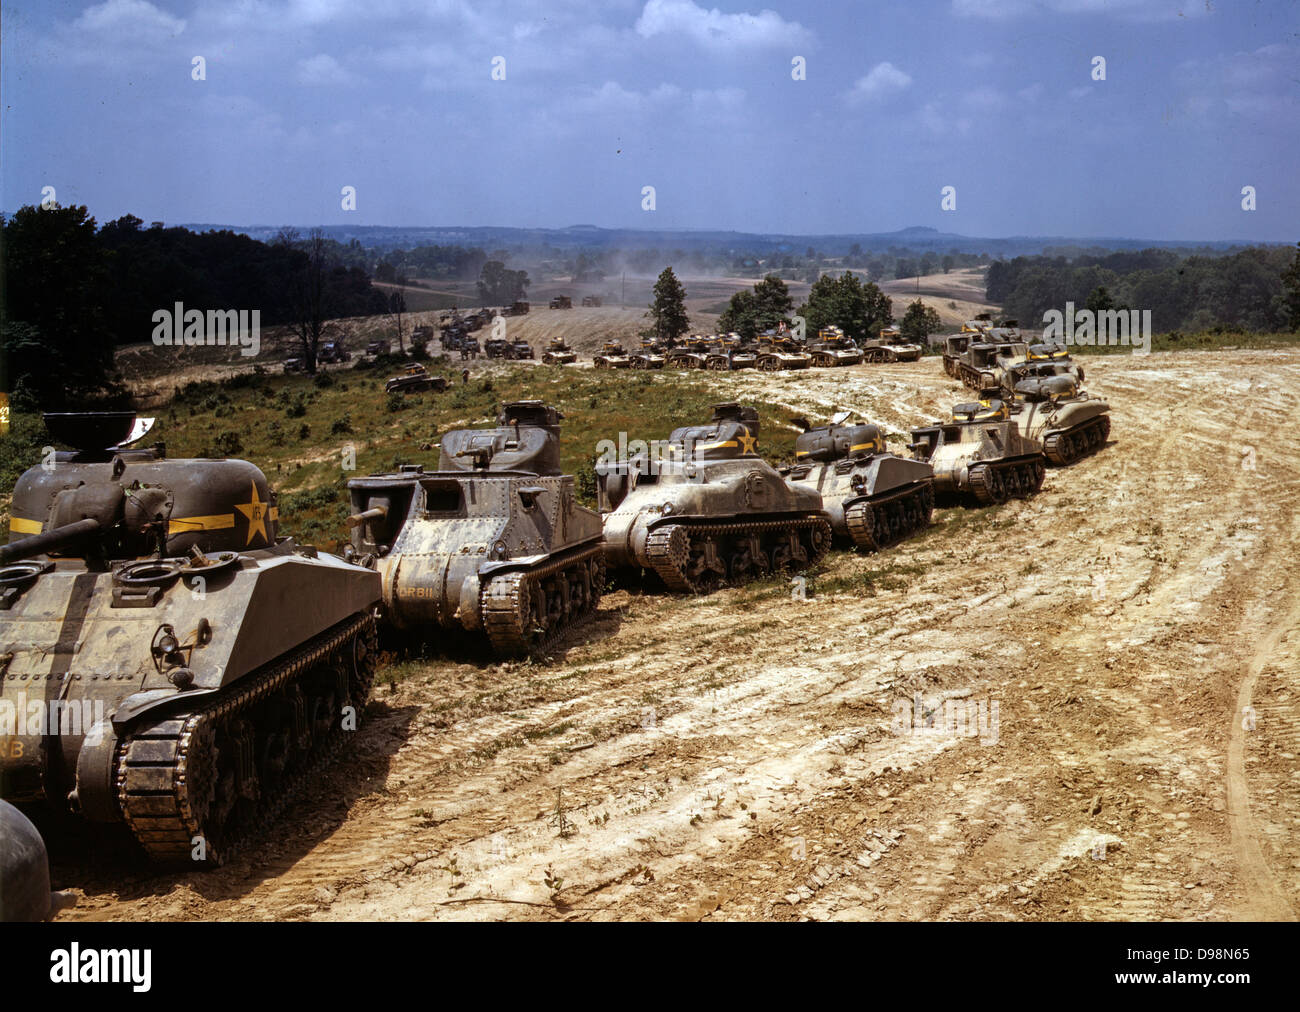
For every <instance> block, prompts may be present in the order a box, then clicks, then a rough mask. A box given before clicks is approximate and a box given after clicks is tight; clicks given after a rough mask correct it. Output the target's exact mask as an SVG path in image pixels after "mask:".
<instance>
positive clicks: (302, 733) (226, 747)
mask: <svg viewBox="0 0 1300 1012" xmlns="http://www.w3.org/2000/svg"><path fill="white" fill-rule="evenodd" d="M376 645H377V633H376V626H375V619H374V616H373V615H369V614H366V615H358V616H356V617H354V618H353V619H350V620H348V621H347V622H345V623H342V624H340V625H339V626H336V627H335V628H334V629H332V630H329V631H327V632H325V633H322V634H321V635H319V636H317V637H316V638H315V639H312V640H310V641H308V642H307V643H305V644H303V645H302V646H301V647H299V648H298V649H297V650H294V651H291V652H290V653H289V654H287V655H285V656H284V657H282V658H280V659H279V660H277V661H273V662H271V664H269V665H267V666H266V667H265V668H263V669H262V671H260V672H257V673H255V674H253V675H251V676H249V677H246V678H243V679H241V680H240V681H238V682H236V683H235V684H233V685H230V686H227V690H228V691H226V692H223V694H222V695H220V696H219V697H218V698H216V699H212V700H209V701H208V702H206V703H205V704H204V705H203V706H201V707H200V708H199V709H198V710H196V711H194V712H191V713H182V714H170V715H167V716H166V717H163V718H160V719H159V720H156V721H155V722H153V723H152V724H147V725H143V726H140V727H137V728H134V729H132V730H131V731H129V732H128V733H127V734H126V735H124V736H123V738H122V740H121V741H120V742H119V744H118V747H117V755H116V772H115V776H116V782H117V798H118V804H119V805H120V807H121V811H122V817H123V819H124V820H125V822H126V824H127V827H128V828H129V829H130V830H131V833H132V834H133V835H134V836H135V838H136V840H137V841H139V843H140V846H141V847H143V848H144V851H145V853H146V854H147V855H148V857H149V858H150V859H151V860H152V861H155V862H159V863H163V864H170V865H188V866H190V867H194V855H193V851H194V847H195V844H196V841H197V840H198V839H199V838H202V840H203V844H204V850H205V852H206V853H205V854H204V860H205V862H206V863H207V864H208V865H212V866H216V865H220V864H223V863H225V862H226V861H228V860H229V859H230V858H231V857H232V856H234V855H235V854H236V853H238V851H239V849H240V848H241V847H242V846H243V845H245V844H246V843H248V841H249V840H251V839H254V838H255V837H256V836H257V835H258V834H259V833H261V832H262V831H264V830H265V829H266V828H267V827H268V826H269V825H270V823H271V822H272V821H273V820H274V819H275V817H276V816H277V815H278V814H279V812H280V810H281V809H282V808H283V807H284V805H285V804H286V803H287V802H288V801H289V800H291V799H292V798H293V797H294V795H295V794H296V793H297V792H298V791H299V790H300V789H301V788H302V786H303V785H304V784H305V783H306V781H307V780H308V778H309V777H310V775H311V774H312V773H313V772H314V771H316V770H317V769H319V768H320V766H321V765H322V764H323V763H324V762H325V761H326V760H328V759H329V758H331V757H332V756H333V755H334V753H335V752H337V751H338V749H339V747H340V746H341V745H342V744H343V742H344V740H345V739H346V736H347V734H348V733H349V732H348V731H344V730H343V727H342V721H341V720H340V715H341V713H342V708H343V706H344V705H351V706H353V707H355V715H356V718H357V721H358V723H359V722H360V719H361V713H362V710H363V709H364V706H365V701H366V698H367V697H368V696H369V693H370V685H371V682H372V681H373V679H374V673H375V659H376V656H377V651H376ZM304 690H306V691H304ZM340 696H341V697H343V698H339V697H340ZM263 704H265V705H263ZM268 718H269V719H270V720H271V721H272V722H273V723H272V724H271V726H269V727H268V726H267V721H268ZM259 719H260V721H261V723H262V726H261V727H258V726H257V724H258V721H259ZM223 764H224V766H223ZM214 807H215V808H217V809H218V810H217V811H215V812H214V810H213V809H214Z"/></svg>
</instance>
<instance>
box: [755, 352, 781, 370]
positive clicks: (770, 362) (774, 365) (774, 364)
mask: <svg viewBox="0 0 1300 1012" xmlns="http://www.w3.org/2000/svg"><path fill="white" fill-rule="evenodd" d="M758 368H759V369H761V370H762V371H763V372H780V371H781V360H780V359H779V358H777V357H776V356H774V355H770V356H768V355H765V356H764V357H762V358H760V359H759V360H758Z"/></svg>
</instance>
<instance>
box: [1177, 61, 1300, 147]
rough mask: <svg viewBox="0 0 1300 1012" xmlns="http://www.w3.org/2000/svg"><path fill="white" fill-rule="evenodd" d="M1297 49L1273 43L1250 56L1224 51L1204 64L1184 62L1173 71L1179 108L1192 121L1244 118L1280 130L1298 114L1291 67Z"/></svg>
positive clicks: (1297, 64)
mask: <svg viewBox="0 0 1300 1012" xmlns="http://www.w3.org/2000/svg"><path fill="white" fill-rule="evenodd" d="M1297 66H1300V47H1296V46H1289V45H1285V44H1283V43H1273V44H1271V45H1267V46H1261V47H1260V48H1258V49H1256V50H1254V51H1252V52H1237V53H1227V54H1223V55H1221V56H1217V57H1213V58H1211V59H1209V60H1203V59H1202V60H1189V61H1187V62H1185V63H1183V64H1181V65H1179V67H1178V68H1177V70H1176V72H1175V79H1176V80H1177V81H1178V83H1179V84H1180V85H1181V86H1182V87H1183V89H1184V92H1185V94H1186V99H1185V101H1184V104H1183V109H1184V111H1185V112H1187V113H1188V114H1189V115H1192V116H1194V117H1197V118H1211V117H1214V116H1223V115H1224V114H1225V113H1226V114H1227V116H1228V117H1230V118H1232V119H1238V118H1245V119H1252V120H1256V121H1258V122H1263V123H1267V124H1269V125H1271V126H1274V127H1278V128H1281V129H1288V128H1289V127H1290V126H1292V125H1294V123H1295V121H1296V118H1297V114H1298V113H1300V102H1298V101H1297V99H1296V88H1295V84H1294V81H1295V68H1296V67H1297Z"/></svg>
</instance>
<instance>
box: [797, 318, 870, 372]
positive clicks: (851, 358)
mask: <svg viewBox="0 0 1300 1012" xmlns="http://www.w3.org/2000/svg"><path fill="white" fill-rule="evenodd" d="M808 351H809V353H810V354H811V355H812V364H813V365H815V366H822V367H825V366H837V365H858V364H859V363H860V362H862V349H861V348H859V347H858V346H857V345H856V344H854V343H853V338H851V337H849V336H848V335H847V334H845V333H844V331H842V330H841V329H840V328H839V327H834V326H832V327H825V328H823V329H821V330H819V331H817V341H816V342H815V343H813V344H811V345H809V346H808Z"/></svg>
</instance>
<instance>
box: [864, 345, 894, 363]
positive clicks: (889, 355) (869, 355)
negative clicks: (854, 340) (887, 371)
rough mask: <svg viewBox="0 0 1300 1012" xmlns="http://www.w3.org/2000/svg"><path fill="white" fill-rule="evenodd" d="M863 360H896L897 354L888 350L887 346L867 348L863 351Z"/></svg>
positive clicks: (886, 361)
mask: <svg viewBox="0 0 1300 1012" xmlns="http://www.w3.org/2000/svg"><path fill="white" fill-rule="evenodd" d="M863 361H866V362H877V363H880V362H884V363H889V362H897V361H898V354H897V353H896V352H893V351H890V350H889V349H888V348H868V349H867V350H866V352H865V353H864V359H863Z"/></svg>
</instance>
